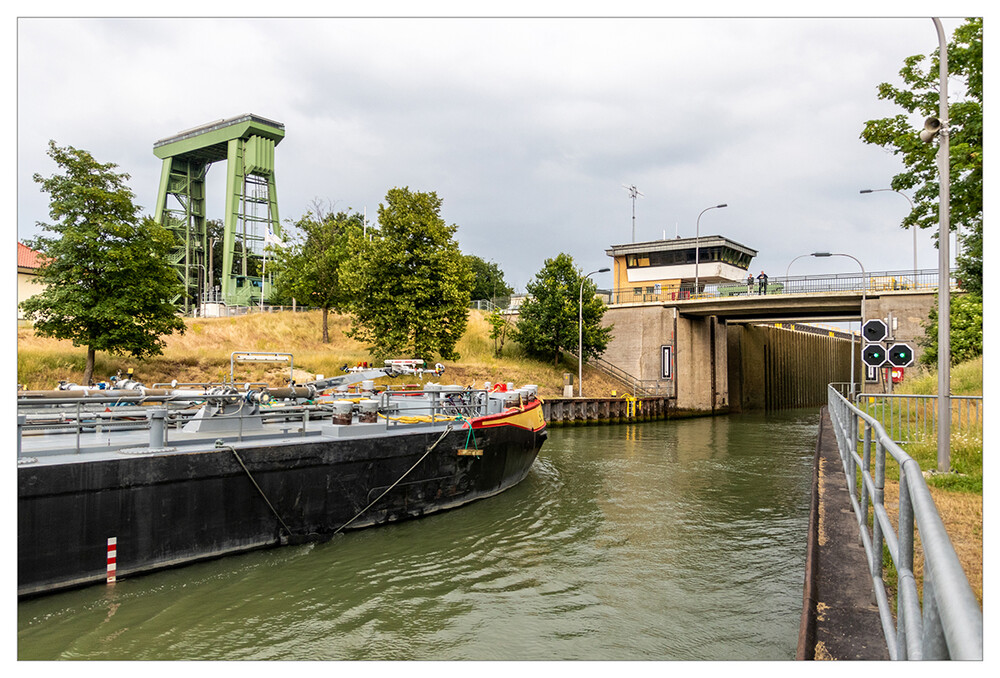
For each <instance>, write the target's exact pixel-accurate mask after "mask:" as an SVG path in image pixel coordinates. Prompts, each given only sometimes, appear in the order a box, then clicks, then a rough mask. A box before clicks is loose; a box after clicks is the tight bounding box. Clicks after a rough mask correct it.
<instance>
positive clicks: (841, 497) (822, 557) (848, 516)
mask: <svg viewBox="0 0 1000 678" xmlns="http://www.w3.org/2000/svg"><path fill="white" fill-rule="evenodd" d="M858 530H859V527H858V521H857V518H856V517H855V514H854V509H853V507H852V504H851V498H850V492H849V491H848V489H847V479H846V477H845V475H844V468H843V464H842V462H841V459H840V452H839V451H838V449H837V440H836V436H835V435H834V432H833V425H832V423H831V422H830V415H829V412H828V411H827V408H826V407H823V408H822V409H821V410H820V426H819V435H818V436H817V440H816V453H815V456H814V458H813V481H812V491H811V498H810V509H809V534H808V539H807V546H806V572H805V582H804V585H803V594H802V618H801V622H800V625H799V639H798V647H797V649H796V653H795V658H796V659H799V660H810V659H839V660H845V659H846V660H850V659H862V660H887V659H889V653H888V650H887V649H886V644H885V637H884V635H883V632H882V623H881V620H880V618H879V613H878V608H877V606H876V605H875V604H874V602H873V601H874V596H873V589H872V580H871V576H870V575H869V572H868V566H867V560H866V556H865V550H864V547H863V546H862V545H861V540H860V536H859V532H858Z"/></svg>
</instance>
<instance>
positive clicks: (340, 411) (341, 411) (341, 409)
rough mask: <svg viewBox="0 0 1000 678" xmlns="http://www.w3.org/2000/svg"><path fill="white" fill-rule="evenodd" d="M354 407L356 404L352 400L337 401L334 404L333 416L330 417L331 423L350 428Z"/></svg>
mask: <svg viewBox="0 0 1000 678" xmlns="http://www.w3.org/2000/svg"><path fill="white" fill-rule="evenodd" d="M353 407H354V403H352V402H351V401H350V400H335V401H334V402H333V416H331V417H330V420H331V423H333V424H339V425H341V426H349V425H350V424H351V410H352V409H353Z"/></svg>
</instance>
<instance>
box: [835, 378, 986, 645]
mask: <svg viewBox="0 0 1000 678" xmlns="http://www.w3.org/2000/svg"><path fill="white" fill-rule="evenodd" d="M827 402H828V405H829V413H830V420H831V422H832V423H833V429H834V433H835V434H836V438H837V447H838V449H839V451H840V457H841V461H842V463H843V465H844V474H845V476H846V478H847V485H848V488H847V489H848V491H849V492H850V497H851V504H852V505H853V507H854V513H855V517H856V518H857V520H858V528H859V530H860V536H861V541H862V543H863V544H864V548H865V553H866V555H867V560H868V566H869V574H870V575H871V578H872V585H873V588H874V591H875V598H876V601H877V603H878V609H879V616H880V618H881V621H882V630H883V633H884V636H885V642H886V646H887V649H888V652H889V657H890V658H891V659H929V660H937V659H971V660H982V658H983V614H982V611H981V610H980V609H979V604H978V603H977V602H976V598H975V595H974V594H973V593H972V588H971V587H970V586H969V581H968V579H967V578H966V576H965V572H964V571H963V570H962V566H961V563H960V562H959V560H958V556H957V555H956V553H955V549H954V547H953V546H952V544H951V540H950V539H949V538H948V533H947V532H946V531H945V528H944V524H943V523H942V522H941V517H940V516H939V515H938V512H937V508H936V507H935V505H934V500H933V499H932V498H931V494H930V490H929V489H928V487H927V483H926V482H925V481H924V477H923V474H922V472H921V469H920V466H919V464H917V462H916V461H915V460H914V459H913V458H911V457H910V456H909V455H907V454H906V453H905V452H904V451H903V450H902V449H901V448H900V447H899V445H897V444H896V443H895V442H894V441H893V440H892V438H891V437H890V436H889V434H888V433H886V431H885V429H884V428H883V427H882V425H881V424H880V423H879V422H878V421H877V420H876V419H874V418H873V417H872V416H871V415H869V414H867V413H865V412H863V411H861V410H860V409H858V408H857V407H855V406H854V405H852V404H851V403H850V402H849V401H848V400H847V399H846V398H844V397H843V396H842V395H841V394H840V393H839V392H838V391H837V389H836V388H835V387H834V386H833V385H831V386H830V387H829V388H828V390H827ZM859 426H860V427H863V435H862V436H861V441H862V454H861V455H859V454H858V450H857V447H858V442H859V436H858V430H859ZM873 444H874V447H875V450H874V459H873V455H872V446H873ZM886 452H888V453H889V455H888V457H887V455H886ZM888 459H892V460H894V461H895V462H896V463H897V464H898V465H899V505H898V507H897V509H898V520H897V522H898V529H897V528H894V527H893V525H892V521H891V520H890V518H889V514H888V513H887V512H886V509H885V468H886V462H887V461H888ZM873 462H874V464H875V468H874V475H873V474H872V463H873ZM859 470H860V472H861V487H860V496H859V495H858V489H859V488H858V487H857V480H856V478H857V473H858V471H859ZM869 506H870V507H871V515H872V525H871V528H869V527H868V518H869ZM869 530H870V531H869ZM917 532H919V535H920V542H921V544H922V545H923V554H924V581H923V591H922V594H923V595H922V604H921V592H919V591H918V590H917V583H916V578H915V577H914V574H913V555H914V542H915V534H916V533H917ZM883 546H884V547H885V548H886V549H887V550H888V552H889V555H890V557H891V558H892V562H893V565H894V566H895V568H896V573H897V587H898V591H897V605H896V618H895V619H893V614H892V609H891V607H890V605H889V600H888V594H887V592H886V587H885V580H884V573H883V568H882V551H883Z"/></svg>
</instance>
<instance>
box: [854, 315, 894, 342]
mask: <svg viewBox="0 0 1000 678" xmlns="http://www.w3.org/2000/svg"><path fill="white" fill-rule="evenodd" d="M888 334H889V328H888V327H886V325H885V322H883V321H881V320H879V319H877V318H876V319H873V320H869V321H867V322H866V323H865V324H864V325H862V327H861V336H863V337H864V338H865V341H871V342H875V341H882V340H883V339H885V338H886V336H888Z"/></svg>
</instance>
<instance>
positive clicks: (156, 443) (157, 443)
mask: <svg viewBox="0 0 1000 678" xmlns="http://www.w3.org/2000/svg"><path fill="white" fill-rule="evenodd" d="M148 416H149V449H151V450H162V449H163V447H164V445H163V431H164V424H165V422H166V418H167V411H166V409H163V408H157V409H155V410H150V412H149V415H148Z"/></svg>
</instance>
